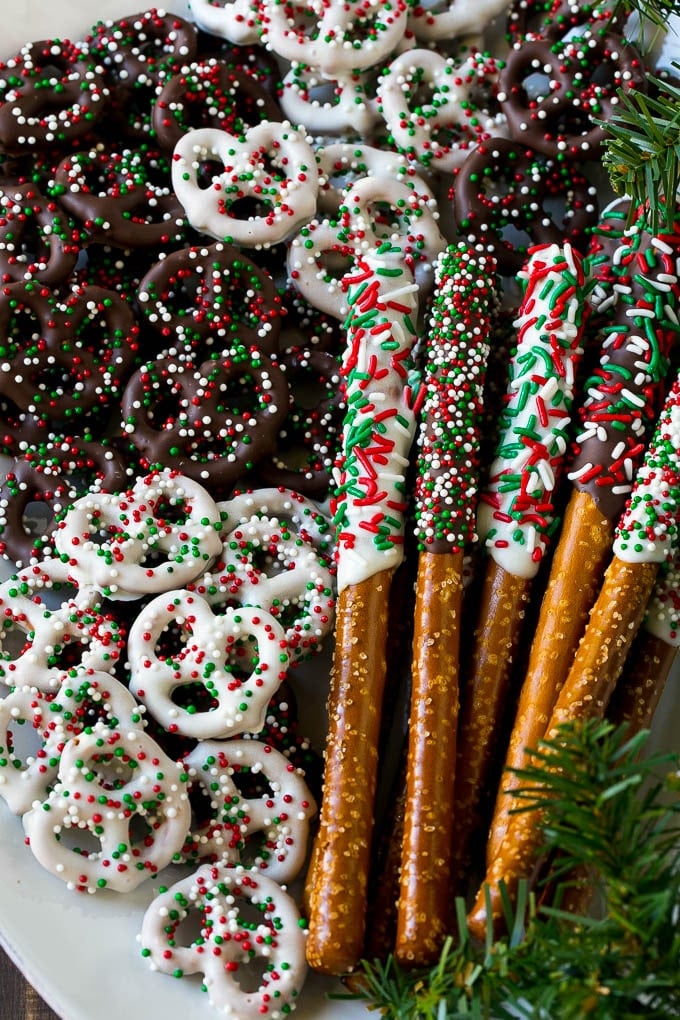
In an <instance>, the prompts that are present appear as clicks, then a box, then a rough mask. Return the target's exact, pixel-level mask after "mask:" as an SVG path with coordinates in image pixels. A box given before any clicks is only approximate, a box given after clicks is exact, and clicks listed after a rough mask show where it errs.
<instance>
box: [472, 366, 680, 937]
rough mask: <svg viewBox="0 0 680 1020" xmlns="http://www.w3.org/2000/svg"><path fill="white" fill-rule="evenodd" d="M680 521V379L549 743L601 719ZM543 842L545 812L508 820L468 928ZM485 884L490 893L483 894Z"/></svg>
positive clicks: (480, 926)
mask: <svg viewBox="0 0 680 1020" xmlns="http://www.w3.org/2000/svg"><path fill="white" fill-rule="evenodd" d="M679 521H680V375H678V377H677V378H676V380H675V383H674V385H673V387H672V389H671V391H670V393H669V395H668V398H667V400H666V403H665V405H664V409H663V411H662V413H661V416H660V418H659V421H658V424H657V427H656V429H655V432H654V436H653V438H652V441H651V443H650V445H649V447H648V450H647V452H646V454H645V458H644V462H643V464H642V467H641V468H640V470H639V472H638V475H637V477H636V480H635V484H634V488H633V492H632V494H631V497H630V500H629V501H628V504H627V507H626V510H625V511H624V513H623V515H622V517H621V520H620V522H619V525H618V528H617V531H616V536H615V539H614V547H613V548H614V555H613V557H612V559H611V562H610V564H609V566H608V567H607V571H606V573H605V577H604V582H603V585H602V588H601V590H600V593H599V595H598V598H597V601H596V602H595V605H594V606H593V609H592V611H591V614H590V619H589V621H588V626H587V628H586V631H585V633H584V635H583V638H582V639H581V642H580V644H579V646H578V650H577V652H576V657H575V659H574V662H573V664H572V666H571V669H570V670H569V673H568V675H567V677H566V679H565V682H564V684H563V686H562V688H561V690H560V693H559V697H558V698H557V701H556V703H555V707H554V709H553V711H552V714H551V715H550V718H549V719H548V723H547V726H546V729H545V739H546V740H552V739H555V738H556V737H558V735H559V727H560V726H562V725H564V724H565V723H573V722H575V721H577V720H580V719H584V718H589V717H595V718H597V717H601V716H602V715H603V714H604V712H605V710H606V707H607V704H608V702H609V698H610V697H611V694H612V691H613V689H614V685H615V684H616V682H617V680H618V678H619V676H620V675H621V672H622V670H623V666H624V663H625V661H626V657H627V655H628V652H629V650H630V647H631V644H632V641H633V638H634V637H635V634H636V633H637V631H638V629H639V627H640V625H641V623H642V620H643V618H644V614H645V610H646V607H647V604H648V601H649V598H650V595H651V593H652V590H653V588H654V584H655V580H656V577H657V574H658V571H659V568H660V566H661V564H662V563H663V562H664V561H665V560H668V559H672V558H673V557H674V556H675V555H676V554H677V550H678V540H679V528H678V522H679ZM540 840H541V830H540V811H539V810H537V809H533V808H529V809H528V810H527V811H523V812H520V813H516V814H513V815H511V816H510V820H509V825H508V829H507V831H506V834H505V838H504V839H503V842H502V843H501V846H500V850H499V852H498V854H497V855H496V857H495V858H494V859H493V860H492V861H491V863H490V865H489V867H488V868H487V873H486V880H485V885H484V886H482V888H481V889H480V891H479V893H478V895H477V899H476V901H475V903H474V905H473V908H472V910H471V912H470V914H469V915H468V922H469V925H470V929H471V931H472V932H473V934H475V935H478V936H480V937H482V938H483V937H484V935H485V933H486V930H487V924H488V921H489V917H488V910H487V906H488V905H490V910H491V919H492V920H493V923H494V925H498V924H500V923H501V920H502V917H503V903H502V896H501V889H500V883H501V882H503V883H504V884H505V888H506V891H507V893H508V894H509V895H510V896H513V895H514V893H515V892H516V890H517V885H518V882H519V879H520V877H521V876H525V875H528V874H529V873H530V871H531V868H532V865H533V861H534V857H535V855H536V853H537V850H538V847H539V845H540ZM485 886H486V887H487V888H485Z"/></svg>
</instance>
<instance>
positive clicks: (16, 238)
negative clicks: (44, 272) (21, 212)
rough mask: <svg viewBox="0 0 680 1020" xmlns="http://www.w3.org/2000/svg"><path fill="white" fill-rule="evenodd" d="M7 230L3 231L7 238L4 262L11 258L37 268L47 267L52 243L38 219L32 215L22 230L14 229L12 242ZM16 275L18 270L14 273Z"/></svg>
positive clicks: (4, 237) (21, 263) (13, 260)
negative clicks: (48, 240) (8, 239)
mask: <svg viewBox="0 0 680 1020" xmlns="http://www.w3.org/2000/svg"><path fill="white" fill-rule="evenodd" d="M6 230H7V228H5V229H4V230H3V231H2V236H3V239H5V252H4V253H3V257H2V262H3V263H7V262H8V261H9V259H10V258H11V260H12V262H18V263H19V264H20V265H23V266H31V267H33V269H34V271H35V270H36V269H45V267H46V266H47V264H48V262H49V260H50V253H51V246H50V243H49V242H47V241H46V240H45V234H44V231H43V229H42V227H41V226H40V224H39V223H38V221H37V220H36V218H35V217H33V216H31V217H28V219H26V221H25V222H24V224H23V225H22V228H21V231H20V232H19V231H17V230H13V231H12V233H13V238H12V243H11V244H10V243H9V242H8V241H7V240H6ZM13 275H16V270H15V271H14V274H13Z"/></svg>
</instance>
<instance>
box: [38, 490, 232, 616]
mask: <svg viewBox="0 0 680 1020" xmlns="http://www.w3.org/2000/svg"><path fill="white" fill-rule="evenodd" d="M220 528H221V524H220V514H219V510H218V509H217V505H216V504H215V501H214V500H213V499H212V497H211V496H210V495H209V494H208V492H207V491H206V490H205V489H204V488H203V487H202V486H201V485H199V484H198V483H197V482H194V481H192V480H191V479H189V478H186V477H185V476H183V475H179V474H177V472H173V471H160V472H156V473H154V474H150V475H147V476H145V477H143V478H139V479H138V480H137V482H136V483H135V485H134V486H133V487H132V489H130V490H128V491H127V492H125V493H119V494H110V493H91V494H89V495H87V496H83V497H81V499H78V500H76V502H75V503H74V504H73V505H72V507H71V508H70V509H69V510H68V511H67V513H66V514H65V516H64V518H63V520H62V521H60V522H59V525H58V527H57V530H56V532H55V538H54V544H55V547H56V549H57V552H58V553H59V554H60V555H61V556H63V557H64V558H65V559H66V561H67V562H68V567H69V576H70V577H72V578H73V579H74V580H75V581H76V582H77V583H78V584H79V585H83V586H85V587H88V588H90V587H92V588H96V589H97V590H98V591H100V592H102V593H103V594H105V595H106V596H108V597H110V598H115V599H134V598H139V597H140V596H141V595H149V594H155V593H156V592H159V591H166V590H168V589H170V588H176V587H177V586H178V585H181V584H186V583H187V582H188V581H191V580H193V578H194V577H196V576H197V575H198V574H200V573H201V572H202V571H203V570H204V569H205V567H206V565H207V564H209V563H210V562H212V560H213V559H214V558H215V556H216V555H217V554H218V553H219V551H220V548H221V545H222V543H221V539H220V536H219V531H220Z"/></svg>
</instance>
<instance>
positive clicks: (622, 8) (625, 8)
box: [613, 0, 678, 28]
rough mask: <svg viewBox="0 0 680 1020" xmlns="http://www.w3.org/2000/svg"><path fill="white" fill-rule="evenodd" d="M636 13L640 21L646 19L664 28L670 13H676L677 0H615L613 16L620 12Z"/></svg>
mask: <svg viewBox="0 0 680 1020" xmlns="http://www.w3.org/2000/svg"><path fill="white" fill-rule="evenodd" d="M622 12H623V13H624V14H631V13H635V14H637V15H638V17H639V18H640V20H641V21H643V22H644V21H648V22H650V23H651V24H653V25H658V26H659V27H660V28H665V27H666V26H667V24H668V19H669V17H670V16H671V14H677V13H678V2H677V0H616V3H615V4H614V8H613V16H614V17H616V16H617V15H618V14H620V13H622Z"/></svg>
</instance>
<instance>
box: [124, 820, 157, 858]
mask: <svg viewBox="0 0 680 1020" xmlns="http://www.w3.org/2000/svg"><path fill="white" fill-rule="evenodd" d="M153 838H154V830H153V826H152V825H151V823H150V821H149V819H148V817H147V816H146V815H139V814H135V815H133V816H132V818H131V819H130V823H129V825H128V844H129V846H130V848H131V849H132V850H135V849H136V848H142V847H146V846H149V845H150V844H151V843H152V842H153Z"/></svg>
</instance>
